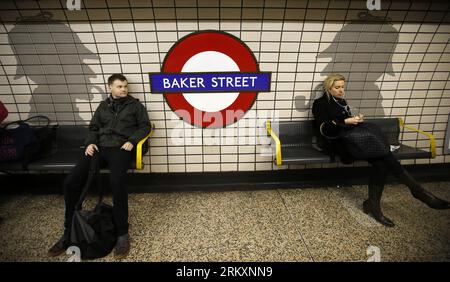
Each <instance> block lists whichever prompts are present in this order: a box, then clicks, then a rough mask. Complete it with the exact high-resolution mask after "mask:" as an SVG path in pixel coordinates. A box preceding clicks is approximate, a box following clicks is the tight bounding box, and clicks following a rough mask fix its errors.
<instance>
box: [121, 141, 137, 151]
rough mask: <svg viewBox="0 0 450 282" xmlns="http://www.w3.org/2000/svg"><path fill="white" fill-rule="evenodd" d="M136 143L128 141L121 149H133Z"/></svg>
mask: <svg viewBox="0 0 450 282" xmlns="http://www.w3.org/2000/svg"><path fill="white" fill-rule="evenodd" d="M133 147H134V145H133V144H132V143H131V142H126V143H125V144H123V145H122V147H121V148H120V149H124V150H125V151H131V150H133Z"/></svg>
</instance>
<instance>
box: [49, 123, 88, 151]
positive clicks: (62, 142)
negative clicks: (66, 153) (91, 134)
mask: <svg viewBox="0 0 450 282" xmlns="http://www.w3.org/2000/svg"><path fill="white" fill-rule="evenodd" d="M87 133H88V127H87V126H83V125H59V126H58V129H57V130H56V135H57V138H56V140H57V143H58V144H57V145H58V147H62V148H65V149H68V150H71V149H74V150H78V149H79V148H80V146H81V145H84V140H85V139H86V137H87Z"/></svg>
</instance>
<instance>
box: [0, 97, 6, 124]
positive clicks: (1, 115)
mask: <svg viewBox="0 0 450 282" xmlns="http://www.w3.org/2000/svg"><path fill="white" fill-rule="evenodd" d="M7 116H8V109H6V107H5V105H3V103H2V101H0V122H2V121H4V120H5V118H6V117H7Z"/></svg>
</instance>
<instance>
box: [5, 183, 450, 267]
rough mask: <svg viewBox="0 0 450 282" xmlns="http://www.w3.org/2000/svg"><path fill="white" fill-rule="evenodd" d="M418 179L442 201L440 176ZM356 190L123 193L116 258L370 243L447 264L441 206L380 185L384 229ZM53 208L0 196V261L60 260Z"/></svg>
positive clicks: (448, 238)
mask: <svg viewBox="0 0 450 282" xmlns="http://www.w3.org/2000/svg"><path fill="white" fill-rule="evenodd" d="M424 186H425V187H427V189H429V190H430V191H432V192H433V193H435V194H436V195H437V196H440V197H442V198H444V199H447V200H450V182H433V183H425V184H424ZM366 196H367V186H351V187H341V188H339V187H323V188H305V189H302V188H298V189H278V190H256V191H222V192H168V193H143V194H130V196H129V206H130V208H129V209H130V236H131V238H132V248H131V251H130V254H129V256H128V257H127V258H126V259H123V261H156V262H158V261H244V262H246V261H367V260H368V259H370V257H373V255H371V254H370V250H372V249H373V250H377V249H379V254H380V260H381V261H450V210H433V209H431V208H428V207H427V206H426V205H425V204H423V203H421V202H419V201H418V200H416V199H414V198H413V197H412V196H411V195H410V193H409V190H408V189H407V188H406V187H405V186H402V185H388V186H387V188H386V190H385V193H384V196H383V201H382V203H383V205H382V207H383V210H384V213H385V215H386V216H387V217H389V218H391V219H392V220H393V221H394V222H395V224H396V226H395V227H394V228H386V227H384V226H382V225H380V224H378V223H377V222H376V221H375V220H373V219H372V218H371V217H369V216H367V215H365V214H364V213H363V212H362V202H363V200H364V199H365V198H366ZM107 201H111V198H110V197H107ZM94 202H95V199H94V198H93V197H92V196H90V197H89V198H88V204H90V205H92V204H93V203H94ZM63 213H64V200H63V196H62V195H28V194H27V195H0V217H1V218H2V222H1V223H0V238H1V240H0V261H67V259H68V258H69V256H68V255H66V254H63V255H61V256H59V257H56V258H50V257H47V255H46V253H47V250H48V248H49V247H50V246H51V245H52V244H53V243H54V242H55V241H56V240H57V239H58V238H59V236H60V235H61V232H62V221H63ZM96 261H116V260H115V258H114V256H113V255H112V254H110V255H109V256H107V257H105V258H102V259H98V260H96Z"/></svg>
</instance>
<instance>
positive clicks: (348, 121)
mask: <svg viewBox="0 0 450 282" xmlns="http://www.w3.org/2000/svg"><path fill="white" fill-rule="evenodd" d="M344 122H345V124H351V125H357V124H358V123H361V122H364V116H362V115H357V116H354V117H349V118H346V119H345V120H344Z"/></svg>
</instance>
